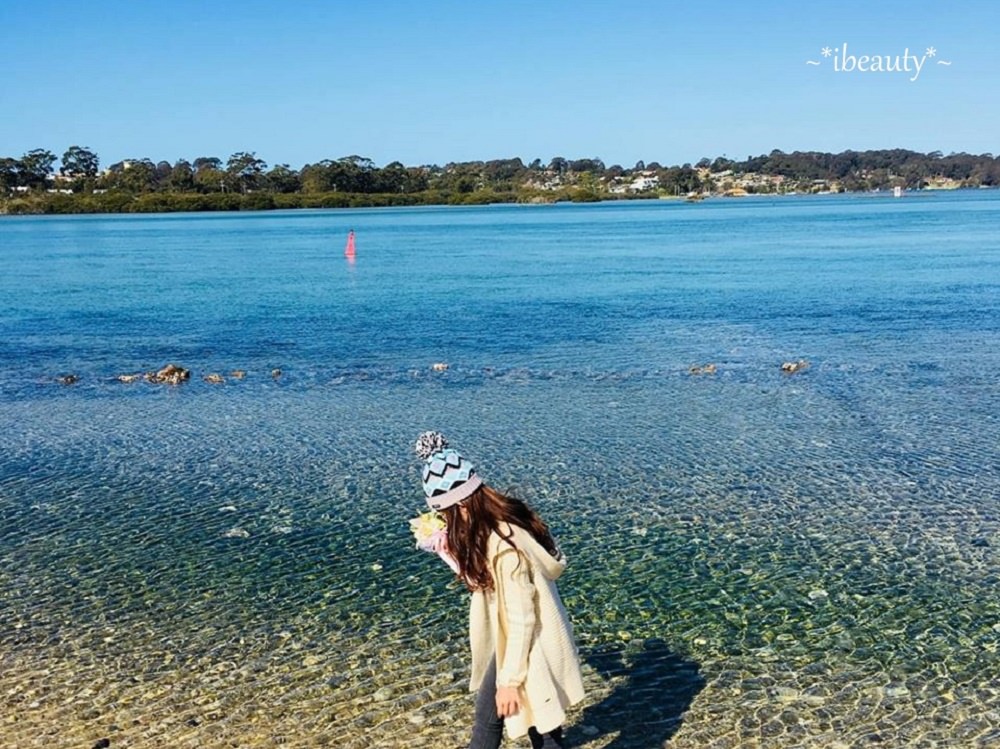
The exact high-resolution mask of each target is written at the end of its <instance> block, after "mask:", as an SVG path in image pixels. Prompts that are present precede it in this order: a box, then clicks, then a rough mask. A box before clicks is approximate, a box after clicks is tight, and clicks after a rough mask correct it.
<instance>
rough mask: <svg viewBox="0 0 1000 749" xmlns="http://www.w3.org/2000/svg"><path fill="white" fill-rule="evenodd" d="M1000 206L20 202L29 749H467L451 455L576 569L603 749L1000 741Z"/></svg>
mask: <svg viewBox="0 0 1000 749" xmlns="http://www.w3.org/2000/svg"><path fill="white" fill-rule="evenodd" d="M998 219H1000V194H998V193H995V192H992V191H978V192H965V193H960V194H919V195H912V196H909V195H908V196H907V197H906V198H904V199H900V200H894V199H891V198H885V197H881V196H851V197H847V196H821V197H816V198H806V197H799V198H783V199H747V200H715V201H706V202H704V203H700V204H693V205H692V204H685V203H675V202H672V201H658V202H641V203H628V204H599V205H586V206H569V205H557V206H532V207H523V206H497V207H487V208H432V209H378V210H356V211H319V212H312V211H300V212H272V213H259V214H227V215H188V214H185V215H168V216H114V217H107V216H88V217H24V218H20V217H4V218H3V219H2V220H0V416H2V419H3V424H4V428H3V430H0V622H3V623H4V625H3V626H2V627H0V746H3V747H8V746H9V747H15V746H16V747H26V746H37V747H51V746H64V745H65V746H90V745H92V744H93V743H94V742H96V741H98V740H99V739H101V738H109V739H110V740H111V742H112V743H111V746H112V747H119V746H121V747H146V746H168V745H169V746H171V747H216V746H217V747H223V746H226V747H228V746H270V745H276V744H281V745H287V746H303V747H305V746H331V747H370V746H385V747H425V746H426V747H432V746H433V747H437V746H442V745H444V746H451V745H455V746H458V745H460V744H461V743H462V741H463V737H464V736H465V733H466V724H467V722H468V719H469V717H470V715H471V707H472V706H471V701H470V698H469V696H468V695H467V694H466V692H465V682H466V679H467V675H468V671H467V659H466V644H465V640H464V635H465V633H464V627H465V605H466V599H465V595H464V593H463V592H462V591H461V590H460V589H459V588H458V587H457V586H456V585H455V584H454V583H453V582H451V581H450V580H449V576H448V574H447V570H446V568H445V567H444V566H443V565H442V564H441V563H440V562H438V561H437V560H435V559H434V558H433V557H431V556H430V555H427V554H423V553H420V552H417V551H415V550H413V549H412V544H411V540H410V538H409V534H408V528H407V520H408V519H409V518H410V517H412V516H414V515H415V514H416V513H417V512H419V511H421V502H422V500H421V496H420V490H419V480H418V464H417V462H416V460H415V458H414V456H413V455H412V453H411V452H410V446H411V443H412V441H413V439H414V437H415V436H416V434H417V433H418V432H420V431H422V430H424V429H427V428H436V429H440V430H441V431H443V432H445V433H446V434H448V435H449V436H450V438H451V440H452V442H453V443H455V444H457V445H458V446H459V447H460V448H461V449H463V451H464V452H465V453H466V454H468V455H469V456H470V457H472V458H473V459H474V461H475V462H476V464H477V466H478V467H479V470H480V473H481V474H482V475H484V477H485V478H486V479H487V480H489V481H491V482H492V483H494V484H496V485H498V486H500V487H501V488H509V489H512V490H513V491H515V492H517V493H519V494H521V495H522V496H525V497H526V498H527V499H528V500H529V501H531V502H532V504H533V505H534V506H536V507H537V508H538V509H539V510H540V511H541V512H542V514H543V515H544V517H545V518H546V519H547V520H548V521H549V523H550V525H551V526H552V527H553V529H554V530H555V531H556V533H557V535H558V536H559V538H560V541H561V542H562V544H563V546H564V547H565V549H566V551H567V554H568V556H569V558H570V570H569V572H568V573H567V576H566V578H565V579H564V581H563V583H562V590H563V594H564V598H565V599H566V602H567V606H568V608H569V609H570V612H571V614H572V616H573V618H574V621H575V624H576V628H577V634H578V636H579V640H580V645H581V651H582V653H583V656H584V661H585V664H586V666H585V668H586V678H587V684H588V687H589V688H590V696H589V698H588V701H587V702H586V703H585V704H584V705H583V706H581V708H579V709H578V710H576V711H575V712H574V713H573V715H572V723H571V725H570V727H569V736H570V737H571V739H572V740H573V742H574V743H575V744H576V745H579V746H586V747H591V748H593V749H596V748H597V747H616V748H621V747H651V746H661V745H663V744H664V742H667V741H669V745H670V746H674V747H706V746H713V747H724V746H754V745H760V746H767V747H771V746H782V747H784V746H787V747H853V746H862V745H867V744H868V743H873V742H878V743H880V745H882V746H900V747H910V746H920V747H924V746H926V747H975V746H983V747H986V746H997V745H1000V732H998V729H997V726H1000V688H998V687H997V681H998V676H1000V652H998V650H1000V603H998V600H997V596H996V589H997V585H998V582H1000V580H998V578H1000V507H998V498H1000V466H998V462H997V450H996V445H997V443H998V441H1000V389H998V387H997V384H996V383H997V377H996V372H997V370H998V366H1000V353H998V351H1000V346H998V344H1000V325H998V321H1000V314H998V313H1000V221H998ZM351 228H353V229H355V231H356V232H357V236H358V257H357V261H356V262H355V263H348V262H347V261H346V260H345V258H344V257H343V255H342V251H343V242H344V238H345V237H346V234H347V231H348V229H351ZM798 360H807V361H808V362H809V366H808V368H806V369H804V370H803V371H800V372H797V373H795V374H791V375H789V374H786V373H783V372H782V371H781V364H782V363H783V362H788V361H798ZM168 362H175V363H177V364H180V365H183V366H185V367H187V368H189V369H190V370H191V373H192V376H191V380H190V381H189V382H187V383H184V384H183V385H180V386H178V387H169V386H158V385H151V384H148V383H145V382H141V381H140V382H135V383H131V384H123V383H121V382H119V381H118V380H117V379H116V377H117V376H118V375H121V374H129V373H139V372H144V371H148V370H152V369H158V368H159V367H161V366H163V365H164V364H167V363H168ZM436 362H444V363H447V364H449V368H448V369H447V370H446V371H443V372H437V371H434V370H433V369H432V365H433V364H434V363H436ZM709 363H712V364H715V365H716V371H715V374H701V375H694V374H691V373H690V372H689V369H690V368H691V367H692V366H695V365H706V364H709ZM236 369H241V370H245V371H246V376H245V377H244V378H242V379H238V378H236V377H233V376H232V375H231V374H230V373H231V372H232V371H233V370H236ZM274 369H280V370H281V374H280V376H278V377H274V376H272V370H274ZM209 373H219V374H221V375H223V376H224V378H225V382H224V383H223V384H209V383H207V382H204V381H203V380H202V377H203V376H204V375H206V374H209ZM67 374H74V375H76V376H77V377H78V378H79V379H78V381H77V382H76V383H75V384H73V385H69V386H67V385H62V384H59V383H58V382H57V381H56V378H57V377H60V376H63V375H67ZM88 742H89V743H88Z"/></svg>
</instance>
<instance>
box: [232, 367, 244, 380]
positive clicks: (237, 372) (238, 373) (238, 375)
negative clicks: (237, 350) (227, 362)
mask: <svg viewBox="0 0 1000 749" xmlns="http://www.w3.org/2000/svg"><path fill="white" fill-rule="evenodd" d="M229 376H230V377H232V378H233V379H234V380H242V379H243V378H244V377H246V376H247V371H246V370H245V369H234V370H233V371H232V372H230V373H229Z"/></svg>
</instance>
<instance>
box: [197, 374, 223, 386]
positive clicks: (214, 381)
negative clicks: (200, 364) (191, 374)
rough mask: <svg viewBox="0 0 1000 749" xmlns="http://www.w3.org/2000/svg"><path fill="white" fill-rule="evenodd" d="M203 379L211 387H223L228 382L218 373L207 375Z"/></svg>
mask: <svg viewBox="0 0 1000 749" xmlns="http://www.w3.org/2000/svg"><path fill="white" fill-rule="evenodd" d="M201 379H203V380H204V381H205V382H207V383H209V384H210V385H221V384H222V383H224V382H225V381H226V378H225V377H223V376H222V375H220V374H219V373H218V372H212V373H211V374H207V375H205V376H204V377H202V378H201Z"/></svg>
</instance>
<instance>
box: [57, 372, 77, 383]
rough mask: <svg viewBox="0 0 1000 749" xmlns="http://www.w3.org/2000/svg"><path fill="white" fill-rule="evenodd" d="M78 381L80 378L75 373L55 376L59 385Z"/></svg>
mask: <svg viewBox="0 0 1000 749" xmlns="http://www.w3.org/2000/svg"><path fill="white" fill-rule="evenodd" d="M79 381H80V378H79V377H78V376H77V375H75V374H65V375H60V376H59V377H56V382H58V383H59V384H60V385H75V384H76V383H78V382H79Z"/></svg>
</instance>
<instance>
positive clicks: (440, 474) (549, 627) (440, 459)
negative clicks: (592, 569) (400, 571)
mask: <svg viewBox="0 0 1000 749" xmlns="http://www.w3.org/2000/svg"><path fill="white" fill-rule="evenodd" d="M416 450H417V454H418V455H419V456H420V457H421V458H423V459H424V461H425V463H424V468H423V487H424V494H425V495H426V497H427V504H428V505H430V507H431V509H433V510H436V511H438V512H440V513H441V515H442V516H443V517H444V520H445V522H446V523H447V536H446V537H447V542H446V543H447V548H446V549H444V551H446V552H447V553H449V554H450V555H451V556H452V557H453V558H454V560H455V562H456V564H457V567H458V575H459V577H460V578H461V579H462V581H463V582H464V583H465V585H466V587H467V588H468V589H469V591H470V592H471V593H472V600H471V606H470V610H469V643H470V646H471V649H472V679H471V681H470V685H469V686H470V691H473V692H476V693H477V694H476V713H475V721H474V723H473V728H472V740H471V741H470V743H469V749H497V747H499V746H500V742H501V740H502V738H503V728H504V726H506V728H507V735H508V736H510V737H511V738H517V737H520V736H524V735H525V734H527V735H528V736H529V738H530V739H531V745H532V747H534V749H540V748H543V747H544V749H557V748H560V747H562V746H563V743H562V724H563V722H564V721H565V719H566V709H567V708H568V707H569V706H571V705H574V704H576V703H577V702H579V701H580V700H582V699H583V694H584V690H583V679H582V677H581V675H580V664H579V659H578V657H577V650H576V644H575V642H574V640H573V627H572V625H571V624H570V622H569V617H568V616H567V615H566V609H565V608H564V607H563V604H562V600H561V599H560V598H559V590H558V588H557V587H556V580H557V579H558V578H559V576H560V575H561V574H562V572H563V570H565V569H566V559H565V557H563V555H562V553H561V552H560V551H559V548H558V547H557V545H556V542H555V540H554V539H553V538H552V535H551V534H550V533H549V529H548V527H547V526H546V525H545V523H544V522H542V520H541V518H539V517H538V515H537V514H536V513H535V512H534V511H533V510H531V508H529V507H528V506H527V505H526V504H525V503H524V502H521V501H519V500H517V499H513V498H511V497H508V496H505V495H504V494H501V493H500V492H498V491H497V490H495V489H493V488H492V487H489V486H487V485H486V484H484V483H483V482H482V480H481V479H480V478H479V476H478V475H477V474H476V471H475V468H474V467H473V466H472V464H471V463H470V462H469V461H468V460H466V459H465V458H464V457H463V456H462V455H461V454H459V453H458V451H457V450H454V449H451V448H449V447H448V443H447V441H446V440H445V439H444V437H443V436H442V435H441V434H440V433H438V432H424V433H423V434H421V435H420V437H419V438H418V439H417V444H416Z"/></svg>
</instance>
